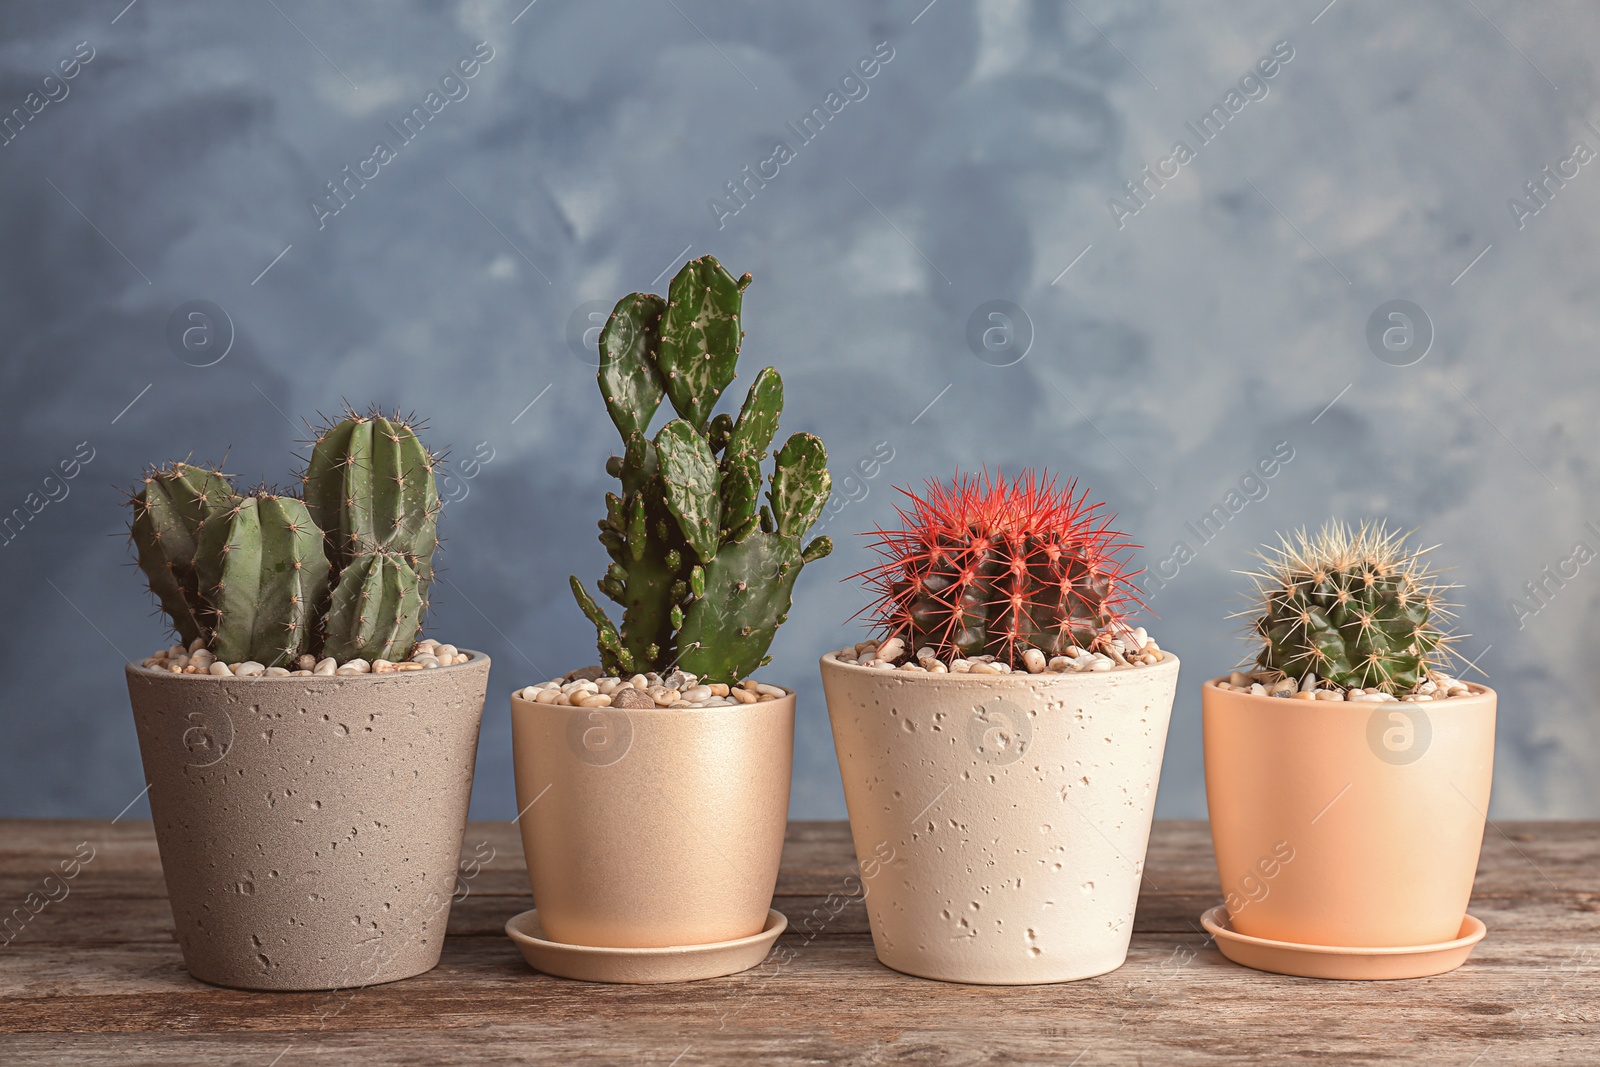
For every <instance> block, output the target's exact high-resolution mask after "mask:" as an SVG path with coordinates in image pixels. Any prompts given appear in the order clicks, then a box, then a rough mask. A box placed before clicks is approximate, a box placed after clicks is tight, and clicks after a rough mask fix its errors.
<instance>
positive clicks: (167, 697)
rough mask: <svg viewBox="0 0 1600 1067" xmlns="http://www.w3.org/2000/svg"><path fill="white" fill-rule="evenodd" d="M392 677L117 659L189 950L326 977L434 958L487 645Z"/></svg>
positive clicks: (243, 976)
mask: <svg viewBox="0 0 1600 1067" xmlns="http://www.w3.org/2000/svg"><path fill="white" fill-rule="evenodd" d="M471 655H472V659H471V660H470V661H469V662H467V663H463V664H460V665H458V666H452V667H438V668H434V669H431V670H421V671H404V672H396V673H392V674H357V675H335V676H320V675H319V676H313V677H309V678H308V677H274V678H265V677H259V676H258V677H252V678H237V677H231V678H217V677H212V676H210V675H194V674H162V673H159V672H156V671H151V670H145V669H144V668H142V667H139V666H137V665H134V664H129V665H128V668H127V679H128V696H129V697H130V699H131V700H132V702H133V719H134V725H135V727H136V728H137V730H138V735H139V751H140V753H141V754H142V756H143V758H144V773H145V778H146V780H147V781H148V782H149V783H150V813H151V815H152V816H153V818H154V819H155V830H156V843H157V845H158V846H159V847H160V850H161V868H162V871H163V873H164V874H165V876H166V882H167V895H168V896H169V897H170V898H171V902H172V918H173V922H174V923H175V924H176V926H177V936H178V945H179V946H180V948H181V949H182V950H183V962H184V964H185V965H186V966H187V967H188V968H189V973H190V974H192V975H194V976H195V977H196V978H199V979H201V980H202V981H206V982H213V983H215V984H217V985H225V986H233V987H236V988H239V989H338V988H343V987H347V986H359V985H372V984H375V983H379V982H392V981H395V980H396V979H400V978H409V977H411V976H412V975H416V974H421V973H422V972H423V971H426V970H429V969H430V968H432V967H433V966H434V965H435V964H437V963H438V962H439V950H440V948H441V947H442V945H443V942H444V931H445V922H446V920H447V919H448V918H449V915H450V898H451V895H452V894H453V893H454V892H455V885H456V864H457V863H458V861H459V859H460V855H461V835H462V831H463V830H464V828H465V826H466V819H467V801H468V798H469V797H470V796H471V793H472V771H473V760H474V757H475V755H476V753H477V746H478V724H479V722H480V721H481V719H482V717H483V697H484V691H485V689H486V688H487V686H488V681H489V657H488V656H485V655H484V654H483V653H482V652H472V653H471Z"/></svg>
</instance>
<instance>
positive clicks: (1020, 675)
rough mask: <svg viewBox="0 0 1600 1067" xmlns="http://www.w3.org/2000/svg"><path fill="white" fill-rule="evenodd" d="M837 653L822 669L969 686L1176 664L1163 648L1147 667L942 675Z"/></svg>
mask: <svg viewBox="0 0 1600 1067" xmlns="http://www.w3.org/2000/svg"><path fill="white" fill-rule="evenodd" d="M837 655H838V650H837V649H835V650H833V651H831V652H826V653H824V654H823V656H822V658H821V660H820V663H821V664H822V669H823V670H830V669H831V670H837V671H845V672H848V673H852V674H858V675H889V676H891V677H894V678H899V679H902V680H909V681H912V682H913V683H914V684H918V683H921V682H923V681H930V680H932V679H938V681H939V683H940V684H941V685H945V684H950V683H954V684H957V685H969V686H973V687H979V686H991V685H996V684H1002V683H1006V682H1017V681H1021V680H1023V679H1029V680H1048V681H1057V680H1066V679H1069V678H1070V679H1074V680H1079V679H1090V678H1094V679H1099V678H1126V677H1128V676H1129V675H1132V674H1136V673H1138V672H1141V671H1149V672H1152V673H1154V672H1157V671H1166V670H1177V668H1178V665H1179V660H1178V657H1177V656H1175V655H1173V654H1172V653H1171V652H1169V651H1167V650H1166V649H1162V650H1161V662H1159V663H1152V664H1149V665H1148V666H1147V665H1144V664H1140V665H1138V666H1128V667H1113V668H1112V669H1111V670H1109V671H1059V672H1058V671H1044V672H1041V673H1039V674H1029V673H1028V672H1027V671H1018V670H1013V671H1010V672H1008V673H1006V674H969V673H966V672H964V671H950V672H947V673H944V674H939V673H935V672H931V671H902V670H898V669H897V670H892V671H890V670H884V669H883V668H881V667H863V666H862V665H861V664H859V663H845V662H843V661H841V660H839V659H836V658H835V657H836V656H837Z"/></svg>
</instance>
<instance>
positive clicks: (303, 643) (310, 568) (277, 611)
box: [195, 489, 329, 667]
mask: <svg viewBox="0 0 1600 1067" xmlns="http://www.w3.org/2000/svg"><path fill="white" fill-rule="evenodd" d="M322 540H323V539H322V531H321V530H319V529H318V528H317V524H316V523H315V522H313V521H312V520H311V515H310V513H309V512H307V510H306V506H305V503H304V502H303V501H301V500H298V499H296V498H295V497H291V496H280V495H277V494H275V493H272V492H270V491H267V490H262V489H258V490H255V491H253V492H252V493H251V494H250V495H248V496H242V497H233V498H231V499H229V500H224V501H221V502H219V503H217V504H215V505H213V506H212V507H211V508H210V510H209V511H208V512H207V513H206V518H205V521H204V522H203V523H202V524H201V527H200V537H199V541H198V543H197V546H196V552H195V571H196V573H197V575H198V577H199V582H200V591H201V593H202V594H203V595H204V596H205V598H206V601H207V603H209V604H210V605H211V637H210V641H209V642H208V644H209V645H210V647H211V650H212V651H213V652H215V653H216V655H217V658H218V659H220V660H222V661H224V662H229V663H236V662H240V661H242V660H255V661H256V662H258V663H261V664H263V665H265V666H268V667H282V666H284V665H286V664H288V663H290V662H291V661H293V660H294V658H295V657H296V656H298V655H300V654H301V653H304V652H308V651H310V650H311V648H312V647H313V642H314V639H315V631H316V622H317V612H318V610H319V609H320V607H321V604H322V600H323V597H324V596H326V595H327V589H328V570H329V567H328V559H327V557H326V556H324V555H323V552H322V547H323V546H322Z"/></svg>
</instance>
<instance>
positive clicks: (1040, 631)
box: [822, 473, 1178, 985]
mask: <svg viewBox="0 0 1600 1067" xmlns="http://www.w3.org/2000/svg"><path fill="white" fill-rule="evenodd" d="M901 492H902V493H904V494H905V496H906V497H907V498H908V499H909V501H910V506H909V507H901V508H899V509H898V510H899V513H900V520H901V525H900V528H899V529H895V530H884V529H879V530H878V531H877V534H878V540H877V542H876V545H875V548H876V550H877V551H878V553H879V554H880V555H881V556H882V557H883V559H882V561H881V562H880V563H879V564H878V565H877V566H876V567H873V568H871V569H869V570H867V571H865V572H863V574H862V575H861V576H862V577H864V578H865V579H866V581H867V583H868V585H869V586H870V587H871V588H872V589H874V590H876V592H877V594H878V597H877V601H876V604H875V605H873V606H872V607H870V608H869V609H867V610H868V612H869V613H870V615H871V617H872V620H873V622H874V623H875V624H876V637H875V638H874V639H872V640H868V641H864V642H862V643H860V644H858V645H856V646H855V647H853V648H845V649H840V650H839V651H837V652H830V653H828V654H827V655H825V656H823V657H822V680H823V688H824V690H825V692H826V695H827V700H828V716H829V718H830V719H831V720H832V723H833V738H834V745H835V748H836V749H837V752H838V756H839V768H840V773H841V775H842V776H843V779H844V791H845V801H846V803H847V804H848V806H849V810H850V831H851V835H852V837H853V838H854V843H855V848H856V855H857V857H858V858H859V859H861V860H862V862H863V863H865V862H867V860H868V858H869V857H872V856H874V855H875V850H881V848H882V847H883V846H884V845H887V846H888V847H889V848H892V849H893V852H894V855H895V861H894V862H893V863H892V864H889V865H886V866H885V867H884V868H883V873H882V875H881V876H880V877H879V878H878V879H877V880H876V881H875V882H874V883H873V889H872V894H871V895H870V896H869V897H868V898H867V915H868V920H869V922H870V924H871V927H872V939H873V944H874V945H875V947H876V949H877V953H878V959H879V960H881V961H882V962H883V963H885V964H886V965H888V966H890V967H892V968H894V969H895V970H898V971H904V972H905V973H907V974H913V975H919V976H921V977H925V978H938V979H943V980H945V981H951V982H972V983H982V984H996V985H1022V984H1032V983H1042V982H1062V981H1070V980H1073V979H1078V978H1087V977H1090V976H1092V975H1097V974H1103V973H1105V972H1106V971H1109V970H1112V969H1114V968H1116V967H1119V966H1121V964H1122V963H1123V961H1124V960H1125V959H1126V958H1127V951H1128V938H1129V935H1130V934H1131V932H1132V927H1133V913H1134V905H1135V903H1136V902H1137V900H1138V895H1139V882H1140V876H1141V873H1142V871H1143V867H1144V856H1145V846H1146V844H1147V842H1148V839H1149V833H1150V821H1151V818H1152V816H1153V814H1154V808H1155V795H1156V785H1157V783H1158V781H1159V779H1160V776H1161V757H1162V752H1163V749H1164V746H1165V742H1166V734H1167V721H1168V718H1169V716H1170V715H1171V711H1172V699H1173V694H1174V692H1175V689H1176V686H1177V675H1178V660H1177V657H1175V656H1173V655H1172V654H1171V653H1169V652H1163V651H1162V650H1161V648H1160V647H1159V646H1158V645H1157V644H1156V642H1155V641H1154V640H1152V639H1151V638H1150V636H1149V635H1148V633H1147V632H1146V631H1145V630H1144V628H1142V627H1135V626H1133V625H1132V622H1133V620H1132V613H1133V612H1134V611H1135V610H1137V608H1138V607H1139V601H1138V599H1137V596H1136V594H1135V590H1134V587H1133V584H1132V581H1131V579H1132V577H1133V574H1131V573H1129V571H1128V569H1127V553H1128V552H1129V551H1130V550H1131V549H1133V548H1135V547H1137V546H1134V545H1132V544H1130V543H1128V542H1127V541H1126V540H1125V539H1124V538H1123V536H1122V535H1121V534H1120V533H1118V532H1117V531H1115V530H1113V529H1112V528H1111V526H1110V523H1111V522H1112V521H1113V517H1112V516H1111V515H1109V514H1108V513H1107V512H1106V510H1105V507H1104V505H1102V504H1098V503H1090V502H1089V500H1088V497H1087V493H1080V492H1079V491H1078V490H1077V489H1076V487H1075V485H1074V484H1073V483H1067V484H1066V485H1058V483H1057V482H1056V481H1055V479H1053V478H1049V477H1036V476H1035V475H1033V474H1032V473H1027V474H1024V475H1022V476H1020V477H1017V478H1015V479H1009V480H1008V479H1006V478H1005V477H1003V476H998V475H997V476H993V477H990V476H988V475H987V474H986V475H983V476H979V477H959V476H958V477H957V478H956V479H955V480H954V481H953V482H951V483H948V484H940V483H937V482H929V483H928V488H927V492H926V493H925V494H924V495H922V496H917V495H915V494H913V493H911V492H910V491H907V490H901ZM1135 573H1136V572H1135Z"/></svg>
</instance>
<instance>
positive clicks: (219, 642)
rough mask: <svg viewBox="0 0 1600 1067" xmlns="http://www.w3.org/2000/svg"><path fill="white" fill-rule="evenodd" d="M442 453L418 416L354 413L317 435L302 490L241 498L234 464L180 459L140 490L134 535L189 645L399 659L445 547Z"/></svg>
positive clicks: (277, 657)
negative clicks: (230, 468)
mask: <svg viewBox="0 0 1600 1067" xmlns="http://www.w3.org/2000/svg"><path fill="white" fill-rule="evenodd" d="M437 463H438V460H437V458H436V457H435V456H434V454H433V453H431V452H429V451H428V450H427V448H425V447H424V446H423V444H422V442H421V440H420V439H419V438H418V436H417V428H416V427H415V426H414V425H413V424H412V423H410V422H408V421H406V420H403V419H400V418H398V417H394V418H390V417H387V416H385V415H383V414H382V413H381V412H379V411H376V410H373V411H371V412H368V413H366V414H358V413H356V412H355V411H350V412H348V413H347V416H346V417H345V418H344V419H342V420H340V421H339V422H337V423H334V424H332V425H330V426H327V427H325V428H324V429H322V430H321V431H319V432H318V433H317V436H316V439H315V441H314V442H313V445H312V451H311V457H310V460H309V462H308V463H307V466H306V471H305V474H304V476H303V477H302V479H301V480H302V483H303V485H304V493H305V495H304V498H303V499H301V498H296V497H294V496H289V495H284V494H280V493H275V492H271V491H269V490H266V489H257V490H254V491H252V492H251V493H248V494H246V495H244V496H238V495H236V494H235V493H234V490H233V487H232V484H231V483H230V481H229V479H228V476H227V475H225V474H222V473H221V472H219V471H215V470H208V469H205V468H201V467H195V466H192V465H190V464H187V463H174V464H170V465H168V466H166V467H160V468H153V469H151V470H150V471H148V472H147V473H146V475H145V477H144V484H143V486H142V487H140V488H139V490H138V491H137V493H135V494H133V495H132V497H131V501H130V502H131V503H132V504H133V509H134V511H133V520H132V522H131V523H130V526H129V535H130V537H131V539H132V541H133V543H134V546H135V548H136V549H137V552H138V559H139V566H140V568H141V569H142V570H143V571H144V573H145V576H146V578H147V579H148V581H149V585H150V590H151V592H153V593H154V594H155V596H156V599H157V601H158V602H159V603H160V605H161V609H162V611H164V612H165V613H166V614H167V616H168V617H169V618H170V619H171V621H172V625H173V628H174V629H175V630H176V631H177V633H178V636H179V637H180V638H181V639H182V641H183V642H184V644H186V645H187V644H191V643H192V642H194V641H195V640H196V639H204V641H205V643H206V644H207V646H208V647H210V649H211V650H212V651H213V652H214V653H216V655H217V657H218V658H219V659H221V660H222V661H224V662H241V661H244V660H255V661H257V662H260V663H262V664H264V665H266V666H269V667H273V666H284V665H286V664H288V663H289V662H290V661H292V660H293V659H294V658H295V657H296V656H299V655H301V654H303V653H307V652H312V651H315V650H317V649H319V648H320V650H321V653H322V655H325V656H333V657H334V658H336V659H340V660H347V659H353V658H356V657H360V658H364V659H390V660H399V659H404V658H405V657H406V656H407V655H409V654H410V652H411V649H412V647H413V646H414V645H415V644H416V639H417V634H418V632H419V630H420V628H421V625H422V619H423V615H424V613H425V612H426V611H427V607H428V586H429V583H430V582H431V581H432V579H433V553H434V550H435V549H436V548H437V547H438V544H439V538H438V521H439V512H440V499H439V489H438V485H437V483H436V481H435V478H434V468H435V467H436V466H437Z"/></svg>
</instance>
